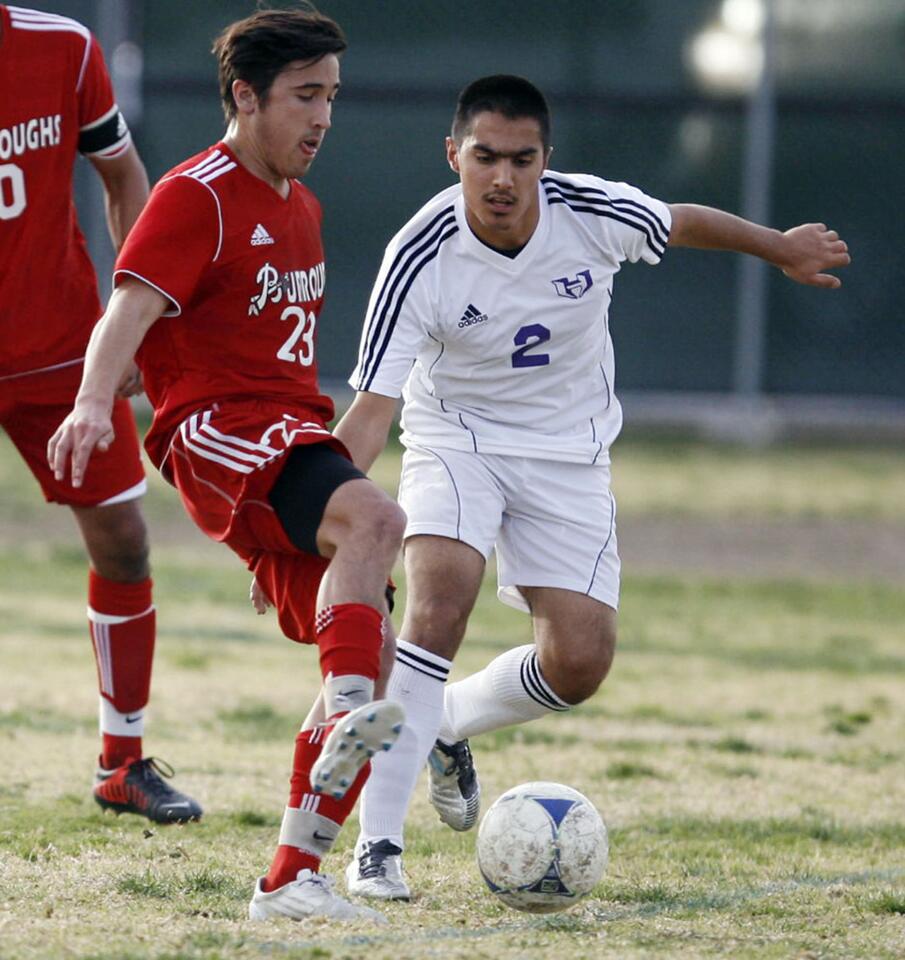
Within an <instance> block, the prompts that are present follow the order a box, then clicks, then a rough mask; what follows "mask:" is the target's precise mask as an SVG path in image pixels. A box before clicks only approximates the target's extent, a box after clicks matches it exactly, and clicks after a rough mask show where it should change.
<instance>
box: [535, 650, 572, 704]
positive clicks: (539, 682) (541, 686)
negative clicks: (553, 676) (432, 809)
mask: <svg viewBox="0 0 905 960" xmlns="http://www.w3.org/2000/svg"><path fill="white" fill-rule="evenodd" d="M528 660H529V663H528V674H529V677H530V679H531V680H532V681H533V682H534V684H535V688H536V689H537V690H538V691H542V692H543V694H544V696H546V697H547V698H549V700H550V701H551V702H552V703H555V704H556V709H558V710H568V709H569V704H568V703H566V702H565V700H563V699H561V698H560V697H558V696H557V695H556V694H555V693H554V692H553V689H552V687H551V686H550V684H549V683H547V681H546V680H545V679H544V675H543V674H542V673H541V669H540V660H539V658H538V656H537V651H536V650H535V651H532V652H531V654H529V657H528Z"/></svg>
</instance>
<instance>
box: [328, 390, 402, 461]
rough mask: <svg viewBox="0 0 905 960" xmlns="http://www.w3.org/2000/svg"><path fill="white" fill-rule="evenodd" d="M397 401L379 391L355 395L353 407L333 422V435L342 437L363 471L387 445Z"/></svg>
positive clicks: (353, 458)
mask: <svg viewBox="0 0 905 960" xmlns="http://www.w3.org/2000/svg"><path fill="white" fill-rule="evenodd" d="M396 405H397V401H396V400H395V399H394V398H393V397H384V396H381V394H379V393H367V392H361V393H356V394H355V399H354V400H353V401H352V406H351V407H349V409H348V410H347V411H346V413H345V414H344V415H343V418H342V419H341V420H340V421H339V423H338V424H337V425H336V428H335V429H334V431H333V435H334V436H336V437H338V438H339V439H340V440H342V442H343V444H344V445H345V447H346V449H347V450H348V451H349V453H350V455H351V457H352V462H353V463H354V464H355V466H356V467H358V469H359V470H361V471H362V473H367V472H368V470H370V469H371V466H372V465H373V463H374V461H375V460H376V459H377V457H378V456H379V455H380V452H381V451H382V450H383V448H384V447H385V446H386V442H387V436H388V435H389V432H390V427H391V426H392V423H393V419H394V417H395V416H396Z"/></svg>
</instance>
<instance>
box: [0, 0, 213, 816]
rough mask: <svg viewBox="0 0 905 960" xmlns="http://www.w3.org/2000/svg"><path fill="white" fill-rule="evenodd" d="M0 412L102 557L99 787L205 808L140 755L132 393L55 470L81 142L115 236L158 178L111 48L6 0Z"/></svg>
mask: <svg viewBox="0 0 905 960" xmlns="http://www.w3.org/2000/svg"><path fill="white" fill-rule="evenodd" d="M0 90H2V91H3V93H2V96H0V338H2V339H0V342H2V346H0V425H2V427H3V429H4V430H5V431H6V432H7V434H9V436H10V438H11V439H12V441H13V442H14V443H15V444H16V446H17V447H18V449H19V452H20V453H21V454H22V456H23V458H24V459H25V461H26V462H27V464H28V466H29V467H30V468H31V470H32V472H33V473H34V475H35V477H36V478H37V480H38V482H39V483H40V485H41V488H42V490H43V491H44V496H45V497H46V498H47V500H49V501H54V502H57V503H63V504H66V505H67V506H69V507H71V509H72V511H73V513H74V514H75V517H76V519H77V521H78V524H79V528H80V530H81V533H82V538H83V540H84V542H85V546H86V548H87V551H88V556H89V558H90V570H89V585H88V618H89V627H90V631H91V638H92V643H93V645H94V652H95V658H96V660H97V672H98V684H99V687H100V726H101V733H102V738H103V745H102V750H101V755H100V758H99V769H98V773H97V783H96V785H95V789H94V797H95V799H96V800H97V802H98V803H100V804H101V805H102V806H103V807H109V808H112V809H114V810H116V811H119V812H122V811H131V812H134V813H140V814H143V815H144V816H147V817H149V818H150V819H151V820H156V821H160V822H164V823H167V822H171V821H185V820H190V819H197V818H198V817H199V816H200V815H201V808H200V807H199V806H198V804H197V803H195V801H194V800H191V799H190V798H188V797H186V796H185V795H184V794H181V793H178V792H177V791H175V790H173V789H172V788H171V787H170V786H169V785H168V784H166V783H165V782H164V781H163V780H161V778H160V776H159V775H158V770H159V769H161V768H159V767H157V766H156V764H155V763H154V761H153V759H152V758H143V755H142V734H143V728H144V708H145V705H146V704H147V702H148V694H149V689H150V683H151V664H152V658H153V653H154V634H155V631H154V605H153V600H152V595H151V579H150V569H149V566H148V545H147V534H146V531H145V525H144V520H143V518H142V514H141V510H140V508H139V499H140V497H141V496H142V494H143V493H144V491H145V485H146V482H145V478H144V471H143V470H142V466H141V459H140V457H139V448H138V437H137V434H136V431H135V424H134V421H133V419H132V411H131V410H130V408H129V404H128V401H127V400H126V399H125V396H126V395H128V394H129V393H130V392H134V389H135V387H136V385H137V383H136V379H135V378H133V377H132V376H131V375H130V374H129V373H128V372H127V371H124V377H123V380H122V381H121V383H119V384H118V385H117V386H118V387H119V390H118V393H119V397H118V399H117V400H116V402H115V403H114V405H113V408H112V410H113V412H112V416H113V421H114V423H115V429H116V434H117V441H116V443H114V444H112V445H111V447H110V449H109V451H108V452H107V453H106V454H105V455H104V456H103V457H99V458H98V459H97V461H96V462H95V463H93V464H92V466H91V469H90V470H88V471H87V473H86V474H85V478H84V482H83V483H82V485H81V487H79V488H78V489H74V488H73V487H71V486H70V485H69V484H65V483H61V482H59V481H58V480H56V479H55V478H54V476H53V474H52V473H51V471H50V470H49V469H48V466H47V459H46V448H47V440H48V438H49V437H50V435H51V433H52V432H53V430H54V428H55V427H56V426H57V425H58V424H59V422H60V419H61V417H62V416H64V415H65V413H66V412H67V411H68V410H69V409H71V407H72V402H73V400H74V398H75V395H76V391H77V389H78V385H79V378H80V377H81V373H82V361H83V358H84V354H85V347H86V344H87V343H88V338H89V336H90V334H91V329H92V327H93V326H94V325H95V323H96V322H97V319H98V317H99V316H100V314H101V307H100V301H99V299H98V294H97V281H96V279H95V275H94V269H93V267H92V265H91V261H90V260H89V258H88V253H87V251H86V249H85V241H84V239H83V237H82V234H81V232H80V231H79V227H78V223H77V220H76V213H75V207H74V205H73V202H72V167H73V163H74V161H75V156H76V153H78V152H81V153H82V154H84V155H85V156H87V157H88V159H89V160H90V161H91V163H92V165H93V166H94V169H95V170H96V171H97V172H98V174H99V175H100V178H101V181H102V183H103V186H104V190H105V192H106V199H107V213H108V225H109V229H110V237H111V239H112V241H113V243H114V245H115V246H116V247H117V248H119V247H120V246H121V244H122V242H123V239H124V238H125V235H126V233H127V232H128V230H129V228H130V227H131V226H132V224H133V222H134V221H135V218H136V217H137V216H138V214H139V211H140V210H141V208H142V206H143V204H144V202H145V200H146V199H147V195H148V180H147V176H146V175H145V170H144V167H143V166H142V163H141V160H140V159H139V156H138V154H137V152H136V150H135V147H134V146H133V145H132V141H131V137H130V136H129V130H128V128H127V126H126V123H125V120H124V119H123V117H122V114H121V113H120V112H119V109H118V107H117V105H116V103H115V101H114V99H113V90H112V87H111V85H110V79H109V77H108V75H107V70H106V67H105V66H104V58H103V55H102V53H101V50H100V47H99V46H98V44H97V42H96V41H95V39H94V38H93V37H92V36H91V34H90V32H89V31H88V30H87V29H86V28H85V27H84V26H82V25H81V24H80V23H77V22H76V21H74V20H69V19H67V18H65V17H58V16H55V15H53V14H48V13H41V12H39V11H37V10H26V9H23V8H21V7H7V6H4V5H0Z"/></svg>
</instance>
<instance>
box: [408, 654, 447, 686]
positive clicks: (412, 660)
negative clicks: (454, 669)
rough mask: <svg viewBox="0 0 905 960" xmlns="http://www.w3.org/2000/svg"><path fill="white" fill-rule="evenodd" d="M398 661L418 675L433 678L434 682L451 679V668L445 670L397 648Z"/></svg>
mask: <svg viewBox="0 0 905 960" xmlns="http://www.w3.org/2000/svg"><path fill="white" fill-rule="evenodd" d="M396 660H397V661H398V662H399V663H401V664H402V665H403V666H404V667H408V668H409V669H410V670H414V671H416V672H417V673H423V674H424V676H426V677H432V678H433V679H434V680H446V679H447V678H448V677H449V668H448V667H447V668H446V669H444V668H443V667H438V666H436V665H434V664H432V663H431V662H430V661H429V660H425V659H424V657H419V656H416V655H415V654H413V653H409V652H408V651H407V650H401V649H399V647H397V648H396Z"/></svg>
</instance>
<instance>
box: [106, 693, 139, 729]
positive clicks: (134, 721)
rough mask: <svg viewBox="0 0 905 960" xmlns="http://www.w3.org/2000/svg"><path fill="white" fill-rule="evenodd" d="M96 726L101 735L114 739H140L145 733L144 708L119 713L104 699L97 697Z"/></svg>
mask: <svg viewBox="0 0 905 960" xmlns="http://www.w3.org/2000/svg"><path fill="white" fill-rule="evenodd" d="M98 701H99V704H98V726H99V727H100V731H101V733H102V734H104V733H109V734H112V735H113V736H115V737H141V736H143V735H144V732H145V708H144V707H140V708H139V709H138V710H132V711H131V712H129V713H120V712H119V710H117V709H116V707H114V706H113V704H112V703H111V702H110V701H109V700H108V699H107V698H106V697H98Z"/></svg>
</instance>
